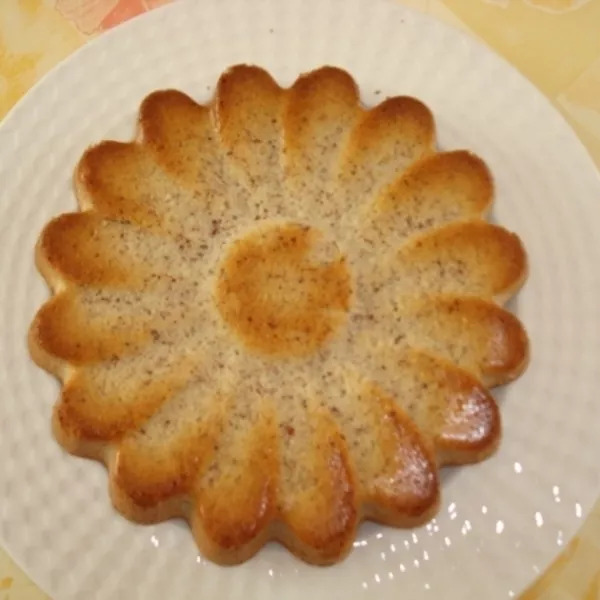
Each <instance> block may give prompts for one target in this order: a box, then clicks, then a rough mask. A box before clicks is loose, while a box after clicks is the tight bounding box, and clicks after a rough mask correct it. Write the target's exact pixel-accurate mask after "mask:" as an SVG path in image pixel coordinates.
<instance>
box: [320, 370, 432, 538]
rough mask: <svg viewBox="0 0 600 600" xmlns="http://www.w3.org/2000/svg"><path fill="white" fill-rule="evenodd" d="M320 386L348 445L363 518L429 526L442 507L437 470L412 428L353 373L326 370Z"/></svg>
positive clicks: (389, 402)
mask: <svg viewBox="0 0 600 600" xmlns="http://www.w3.org/2000/svg"><path fill="white" fill-rule="evenodd" d="M365 366H367V365H365ZM354 368H355V367H352V369H354ZM322 387H323V393H327V394H328V404H329V406H330V410H331V411H332V415H333V416H334V418H335V419H336V421H337V422H338V423H339V426H340V428H341V430H342V432H343V435H344V438H345V440H346V443H347V444H348V448H349V453H350V460H351V462H352V465H353V468H354V469H355V471H356V474H357V475H356V476H357V479H358V489H359V494H360V498H361V503H362V505H363V507H364V516H365V517H366V518H371V519H376V520H379V521H382V522H385V523H389V524H392V525H397V526H402V527H412V526H414V525H417V524H419V523H422V522H424V521H426V520H427V519H428V518H429V517H430V516H431V514H432V512H433V511H434V510H435V508H436V506H437V502H438V495H439V489H438V487H439V486H438V478H437V467H436V463H435V458H434V455H433V453H432V451H431V448H430V447H429V446H428V445H427V442H426V440H425V439H424V438H422V437H421V435H420V433H419V432H418V431H417V429H416V427H415V425H414V423H413V422H412V421H411V420H410V419H409V417H408V416H407V415H406V414H405V413H404V412H403V411H402V410H401V409H400V407H399V406H398V404H397V403H396V402H394V399H393V397H392V396H391V395H389V394H386V393H385V392H384V390H383V389H382V388H381V387H379V386H377V385H376V384H375V383H373V382H372V381H369V380H368V379H366V378H365V377H363V376H362V375H358V374H356V373H355V372H354V370H350V369H347V370H345V371H344V370H343V367H341V368H339V369H336V370H330V371H328V372H327V373H326V374H325V376H324V377H323V380H322Z"/></svg>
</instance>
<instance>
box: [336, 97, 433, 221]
mask: <svg viewBox="0 0 600 600" xmlns="http://www.w3.org/2000/svg"><path fill="white" fill-rule="evenodd" d="M434 144H435V124H434V121H433V116H432V114H431V112H430V111H429V109H428V108H427V107H426V106H425V105H424V104H422V103H421V102H419V101H418V100H416V99H414V98H410V97H406V96H397V97H394V98H388V99H387V100H385V101H383V102H382V103H381V104H379V105H377V106H375V107H374V108H372V109H371V110H369V111H366V112H364V113H363V114H362V116H361V118H360V119H359V120H358V122H357V124H356V126H355V128H354V129H353V130H352V132H351V134H350V137H349V139H348V141H347V143H346V146H345V148H344V151H343V154H342V158H341V162H340V166H339V175H338V176H339V182H338V183H339V187H340V196H341V198H340V201H342V202H344V203H345V206H346V209H347V210H348V209H352V208H354V207H356V206H363V205H364V204H365V203H367V202H368V201H369V200H371V199H372V198H373V197H374V195H375V194H376V193H378V192H379V190H380V189H381V188H382V187H383V186H384V185H386V184H389V183H390V182H392V181H394V180H395V179H397V178H398V177H399V176H400V175H401V174H402V173H403V172H404V171H405V170H406V169H407V168H408V167H410V165H411V164H412V163H413V162H415V161H416V160H419V159H421V158H423V157H424V156H426V155H427V154H429V153H431V152H433V149H434Z"/></svg>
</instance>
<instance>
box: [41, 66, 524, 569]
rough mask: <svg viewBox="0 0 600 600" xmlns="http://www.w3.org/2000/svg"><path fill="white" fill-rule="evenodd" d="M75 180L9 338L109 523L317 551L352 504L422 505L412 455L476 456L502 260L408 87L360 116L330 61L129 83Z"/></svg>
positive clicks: (497, 352)
mask: <svg viewBox="0 0 600 600" xmlns="http://www.w3.org/2000/svg"><path fill="white" fill-rule="evenodd" d="M75 185H76V192H77V197H78V200H79V203H80V207H81V209H82V212H78V213H73V214H67V215H62V216H60V217H58V218H56V219H55V220H54V221H52V222H51V223H49V224H48V226H47V227H46V228H45V230H44V232H43V233H42V236H41V238H40V241H39V244H38V248H37V260H38V265H39V268H40V270H41V271H42V273H43V274H44V276H45V277H46V279H47V280H48V282H49V283H50V285H51V286H52V288H53V291H54V296H53V297H52V298H51V299H50V300H49V301H48V302H47V303H46V304H45V305H44V306H43V307H42V308H41V309H40V311H39V313H38V315H37V317H36V319H35V322H34V323H33V325H32V329H31V335H30V346H31V352H32V355H33V357H34V358H35V359H36V361H37V362H38V363H39V364H40V365H41V366H43V367H44V368H46V369H48V370H50V371H52V372H54V373H55V374H56V375H58V376H59V377H60V378H61V379H62V381H63V390H62V395H61V398H60V401H59V402H58V404H57V406H56V410H55V420H54V425H55V433H56V435H57V438H58V440H59V441H60V442H61V444H63V446H64V447H65V448H67V449H68V450H69V451H71V452H73V453H76V454H81V455H84V456H90V457H94V458H98V459H101V460H104V461H105V462H106V463H107V465H108V466H109V469H110V481H111V494H112V499H113V502H114V503H115V505H116V507H117V508H118V509H119V510H120V511H121V512H123V513H124V514H125V515H127V516H129V517H130V518H133V519H136V520H139V521H146V522H147V521H156V520H161V519H165V518H169V517H171V516H176V515H180V516H184V517H186V518H187V519H188V520H189V521H190V523H191V526H192V528H193V531H194V535H195V537H196V539H197V540H198V543H199V545H200V546H201V548H202V549H203V551H204V552H205V553H207V555H208V556H210V557H211V558H213V559H214V560H217V561H219V562H236V561H240V560H244V559H246V558H248V557H249V556H251V555H252V554H253V553H254V552H256V551H257V550H258V548H259V547H260V546H261V545H262V544H263V543H264V542H265V541H267V540H268V539H278V540H280V541H281V542H283V543H284V544H285V545H287V546H288V547H289V548H290V549H291V550H292V551H294V552H296V553H297V554H298V555H299V556H301V557H303V558H304V559H306V560H309V561H312V562H316V563H322V564H323V563H330V562H334V561H336V560H339V559H340V558H341V557H342V556H343V555H344V553H345V552H346V551H347V550H348V549H349V548H350V546H351V543H352V540H353V536H354V532H355V529H356V526H357V524H358V522H359V521H360V520H361V519H363V518H371V519H377V520H380V521H383V522H385V523H389V524H393V525H400V526H410V525H413V524H416V523H419V522H422V521H423V520H424V519H427V518H428V517H429V516H430V515H431V514H432V513H433V511H434V510H435V508H436V506H437V501H438V495H439V489H438V487H439V486H438V475H437V474H438V467H439V466H440V465H444V464H457V463H467V462H473V461H476V460H480V459H481V458H483V457H485V456H487V455H488V454H489V453H490V452H491V451H492V450H493V449H494V448H495V446H496V444H497V442H498V440H499V436H500V421H499V415H498V410H497V407H496V405H495V403H494V400H493V399H492V397H491V396H490V394H489V392H488V390H487V388H488V387H491V386H494V385H497V384H501V383H504V382H507V381H509V380H510V379H512V378H514V377H516V376H517V375H518V374H519V373H520V372H521V371H522V370H523V368H524V367H525V364H526V360H527V352H528V349H527V339H526V336H525V333H524V331H523V328H522V326H521V324H520V323H519V322H518V320H517V319H516V318H515V317H513V316H512V315H511V314H510V313H508V312H506V311H505V310H504V309H503V308H502V307H501V304H502V303H503V302H504V301H506V300H507V299H508V298H509V297H510V296H511V295H512V294H513V293H514V292H515V291H516V290H517V289H518V287H519V286H520V285H521V283H522V282H523V280H524V278H525V275H526V257H525V253H524V251H523V248H522V245H521V243H520V241H519V240H518V238H517V237H516V236H515V235H513V234H511V233H509V232H507V231H506V230H505V229H503V228H501V227H498V226H496V225H491V224H489V223H487V222H486V221H485V220H484V215H485V213H486V211H487V210H488V209H489V206H490V203H491V201H492V196H493V185H492V180H491V177H490V174H489V172H488V170H487V168H486V166H485V165H484V163H483V162H482V161H481V160H480V159H479V158H477V157H475V156H473V155H472V154H470V153H469V152H466V151H453V152H439V151H437V150H436V148H435V130H434V122H433V118H432V115H431V113H430V112H429V110H428V109H427V108H426V107H425V106H424V105H423V104H421V103H420V102H419V101H418V100H415V99H413V98H406V97H397V98H389V99H387V100H385V101H384V102H382V103H381V104H379V105H378V106H376V107H374V108H372V109H370V110H366V109H364V108H363V107H361V105H360V103H359V101H358V93H357V89H356V85H355V83H354V81H353V80H352V78H351V77H350V76H349V75H348V74H347V73H345V72H343V71H341V70H339V69H335V68H331V67H324V68H322V69H319V70H316V71H313V72H311V73H308V74H305V75H303V76H301V77H300V78H299V79H298V80H297V81H296V82H295V83H294V84H293V86H292V87H291V88H289V89H282V88H280V87H279V86H278V85H277V84H276V83H275V82H274V81H273V79H272V78H271V77H270V76H269V75H268V74H267V73H266V72H264V71H263V70H261V69H258V68H256V67H248V66H237V67H234V68H232V69H230V70H229V71H227V72H226V73H225V74H223V76H222V77H221V79H220V81H219V85H218V88H217V93H216V97H215V99H214V101H213V102H212V103H211V104H210V105H208V106H201V105H198V104H196V103H195V102H194V101H193V100H191V99H190V98H188V97H187V96H185V95H184V94H182V93H180V92H176V91H163V92H156V93H154V94H152V95H150V96H149V97H148V98H146V99H145V100H144V102H143V104H142V107H141V110H140V119H139V135H138V137H137V139H136V140H135V141H133V142H129V143H120V142H102V143H101V144H99V145H97V146H94V147H92V148H90V149H89V150H88V151H87V152H86V153H85V154H84V156H83V157H82V159H81V161H80V163H79V165H78V167H77V170H76V175H75Z"/></svg>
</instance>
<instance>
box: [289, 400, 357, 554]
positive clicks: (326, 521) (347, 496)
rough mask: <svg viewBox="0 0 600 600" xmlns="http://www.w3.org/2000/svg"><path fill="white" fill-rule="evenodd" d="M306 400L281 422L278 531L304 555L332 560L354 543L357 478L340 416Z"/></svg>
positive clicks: (290, 545)
mask: <svg viewBox="0 0 600 600" xmlns="http://www.w3.org/2000/svg"><path fill="white" fill-rule="evenodd" d="M296 400H298V399H297V398H293V399H291V401H296ZM303 404H304V406H309V405H310V408H309V409H308V410H304V411H302V405H301V406H299V407H296V408H297V409H296V410H293V409H292V410H291V411H290V410H289V409H287V410H286V409H285V408H284V409H283V410H282V411H281V412H282V413H283V414H284V415H287V417H288V418H287V420H286V421H285V422H282V423H281V426H280V427H281V429H282V432H283V434H282V437H281V443H280V452H281V461H282V470H281V475H280V487H279V505H280V509H279V510H280V515H281V520H282V525H283V526H282V529H281V531H279V533H278V534H277V537H278V539H280V540H281V541H282V542H283V543H284V544H285V545H286V546H288V547H289V548H290V549H291V550H293V551H294V552H295V553H297V554H298V555H299V556H301V557H302V558H303V559H304V560H307V561H308V562H312V563H317V564H328V563H331V562H335V561H337V560H339V559H340V557H341V556H343V555H344V554H346V553H347V552H348V551H349V549H350V548H351V546H352V541H353V540H354V535H355V531H356V527H357V524H358V519H359V513H358V496H357V490H356V482H355V479H354V473H353V470H352V467H351V465H350V461H349V458H348V449H347V447H346V442H345V440H344V437H343V436H342V434H341V432H340V430H339V428H338V427H337V425H336V424H335V422H334V421H333V420H332V419H331V417H330V416H329V415H328V414H327V411H326V410H324V409H323V408H322V407H320V406H319V405H318V404H316V403H315V401H314V400H312V401H307V400H304V401H303ZM280 414H281V413H280ZM292 415H295V418H294V417H293V416H292Z"/></svg>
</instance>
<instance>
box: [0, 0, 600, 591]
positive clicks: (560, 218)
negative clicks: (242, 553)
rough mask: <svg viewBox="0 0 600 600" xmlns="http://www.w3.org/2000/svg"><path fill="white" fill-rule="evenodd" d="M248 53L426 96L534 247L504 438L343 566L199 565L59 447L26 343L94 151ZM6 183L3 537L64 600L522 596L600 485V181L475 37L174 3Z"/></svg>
mask: <svg viewBox="0 0 600 600" xmlns="http://www.w3.org/2000/svg"><path fill="white" fill-rule="evenodd" d="M237 62H250V63H256V64H260V65H263V66H265V67H266V68H267V69H269V70H270V71H271V72H272V73H273V74H274V75H275V76H276V77H277V78H278V79H279V81H280V82H281V83H283V84H289V83H290V82H291V81H292V80H293V79H294V78H295V76H296V75H297V74H298V73H299V72H300V71H305V70H307V69H310V68H313V67H316V66H319V65H321V64H323V63H331V64H336V65H339V66H342V67H344V68H346V69H348V70H349V71H350V72H351V73H352V74H353V75H354V76H355V78H356V79H357V80H358V81H359V83H360V86H361V91H362V93H363V98H364V100H365V101H366V102H367V103H373V102H375V101H377V100H378V99H379V98H382V97H385V96H386V95H391V94H412V95H416V96H417V97H419V98H421V99H423V100H424V101H426V102H427V104H429V106H430V107H431V108H432V109H433V111H434V113H435V115H436V118H437V122H438V126H439V139H440V143H441V146H442V147H443V148H446V149H449V148H455V147H467V148H470V149H472V150H474V151H475V152H477V153H479V154H480V155H482V156H483V157H484V158H485V160H486V161H487V162H488V164H489V165H490V166H491V168H492V171H493V173H494V175H495V177H496V180H497V202H496V205H495V216H496V218H497V219H498V220H499V221H500V222H501V223H503V224H504V225H506V226H507V227H509V228H511V229H514V230H515V231H517V232H518V233H519V235H520V236H521V237H522V239H523V240H524V242H525V245H526V247H527V249H528V252H529V256H530V262H531V276H530V279H529V282H528V283H527V286H526V287H525V289H524V290H523V291H522V293H521V294H520V295H519V296H518V301H517V303H516V304H515V309H516V310H517V312H518V314H519V316H520V318H521V319H522V320H523V321H524V323H525V325H526V327H527V329H528V331H529V333H530V336H531V341H532V348H533V361H532V364H531V367H530V368H529V370H528V371H527V373H526V375H525V376H524V377H523V378H522V379H520V380H519V381H518V382H517V383H515V384H513V385H511V386H509V387H508V388H507V389H505V390H503V391H502V392H501V393H500V396H501V398H500V402H501V407H502V412H503V418H504V427H505V433H504V439H503V443H502V446H501V449H500V451H499V452H498V454H497V455H496V456H495V457H494V458H493V459H491V460H489V461H487V462H485V463H483V464H481V465H477V466H474V467H469V468H463V469H456V470H453V471H452V472H449V471H446V473H445V475H444V477H443V479H444V485H443V498H444V499H443V504H442V509H441V511H440V513H439V516H438V518H437V519H435V520H434V521H433V522H432V523H430V524H429V525H428V526H427V527H423V528H421V529H417V530H415V531H398V530H393V529H387V528H382V527H378V526H374V525H365V526H363V527H362V528H361V530H360V535H359V538H358V540H357V543H356V544H355V546H356V547H355V549H354V551H353V553H352V555H351V556H350V557H349V558H348V559H347V560H346V561H345V562H344V563H343V564H341V565H339V566H335V567H332V568H326V569H318V568H314V567H308V566H306V565H305V564H303V563H301V562H299V561H298V560H296V559H294V558H293V557H291V556H290V555H289V554H288V553H287V552H286V551H284V550H282V549H281V548H280V547H278V546H275V545H272V546H269V547H267V548H266V549H264V550H263V551H262V552H260V553H259V555H258V556H257V557H255V558H254V559H253V560H251V561H250V562H248V563H246V564H244V565H242V566H239V567H235V568H231V569H223V568H219V567H217V566H215V565H212V564H208V563H207V562H205V561H204V560H203V559H202V558H201V557H198V556H197V552H196V549H195V546H194V543H193V541H192V538H191V535H190V534H189V532H188V530H187V528H186V527H185V526H183V525H182V524H181V523H178V522H169V523H164V524H161V525H159V526H152V527H142V526H136V525H132V524H130V523H128V522H126V521H125V520H124V519H122V518H121V517H120V516H118V515H117V514H116V513H115V512H114V511H113V510H112V508H111V506H110V503H109V500H108V496H107V493H106V473H105V470H104V469H103V468H102V467H101V466H99V465H98V464H96V463H94V462H89V461H84V460H79V459H76V458H73V457H71V456H68V455H66V454H65V453H63V452H62V451H61V450H60V449H59V447H58V446H57V444H56V443H55V442H54V441H53V439H52V437H51V435H50V430H49V420H50V411H51V406H52V403H53V402H54V400H55V398H56V395H57V391H58V388H57V385H56V383H55V382H54V381H53V380H52V379H51V378H50V377H49V376H48V375H46V374H45V373H44V372H42V371H41V370H39V369H37V368H36V367H35V366H34V365H33V363H32V362H31V360H30V359H29V357H28V354H27V350H26V347H25V336H26V331H27V328H28V325H29V323H30V320H31V318H32V316H33V314H34V312H35V310H36V308H37V307H38V306H39V305H40V303H41V302H42V301H43V300H44V299H45V298H46V296H47V291H46V288H45V286H44V284H43V282H42V280H41V278H40V277H39V275H38V274H37V272H36V270H35V268H34V265H33V260H32V258H33V252H32V251H33V246H34V243H35V240H36V237H37V235H38V233H39V231H40V229H41V227H42V225H43V224H44V223H45V222H46V221H47V220H48V219H49V218H51V217H52V216H54V215H56V214H58V213H60V212H64V211H67V210H71V209H73V208H74V206H75V200H74V196H73V193H72V190H71V172H72V169H73V166H74V164H75V162H76V160H77V158H78V157H79V155H80V154H81V152H82V151H83V150H84V148H85V147H86V146H87V145H88V144H90V143H92V142H94V141H97V140H100V139H102V138H105V137H107V136H116V137H121V138H124V139H126V138H128V137H129V136H130V135H131V133H132V131H133V124H134V119H135V113H136V109H137V106H138V103H139V102H140V100H141V99H142V98H143V97H144V96H145V95H146V94H147V93H149V92H150V91H151V90H154V89H156V88H164V87H168V86H173V87H177V88H181V89H183V90H184V91H187V92H188V93H189V94H191V95H193V96H194V97H195V98H196V99H198V100H200V101H206V100H208V98H209V97H210V95H211V91H212V86H213V85H214V83H215V81H216V79H217V77H218V75H219V73H220V72H221V71H222V70H223V69H224V68H226V67H227V66H229V65H231V64H233V63H237ZM378 90H379V91H380V92H379V93H376V92H377V91H378ZM0 182H2V191H1V198H0V239H1V240H2V252H1V253H0V282H1V285H0V331H1V337H0V353H1V354H0V358H1V360H0V423H2V434H1V438H0V464H1V465H2V467H1V468H0V498H1V505H0V539H1V542H2V544H3V545H4V546H5V547H6V548H7V549H8V550H9V551H10V552H11V553H12V554H13V555H14V557H15V559H16V560H17V561H18V562H19V563H20V564H21V565H22V566H23V567H24V568H25V570H26V571H27V572H28V573H29V574H30V575H31V576H32V577H33V578H34V579H35V580H36V581H37V582H38V583H39V584H40V585H41V586H42V587H43V588H44V589H45V590H47V591H48V592H49V593H50V594H51V595H52V596H53V598H54V599H55V600H67V599H77V600H81V598H86V599H88V598H90V599H91V598H97V599H110V600H115V599H118V598H124V599H125V598H127V599H135V598H143V599H145V600H155V599H156V600H158V599H162V598H176V599H177V600H185V599H188V598H190V599H191V598H194V599H197V598H217V597H218V598H228V599H232V600H235V599H238V598H244V599H258V598H260V599H261V600H268V599H274V598H277V599H279V598H285V599H286V600H293V599H296V598H298V599H299V598H302V599H303V600H305V599H306V598H311V599H312V600H318V599H320V598H332V597H335V598H350V599H352V598H363V597H367V598H378V599H386V598H398V597H399V595H400V594H402V597H404V598H411V599H418V598H421V597H424V598H426V597H437V598H439V597H443V598H445V599H453V598H456V599H461V600H462V599H464V598H487V599H490V600H492V599H494V598H507V597H512V596H514V595H515V594H517V593H518V592H519V591H520V590H521V589H522V588H523V587H524V586H525V585H526V584H527V583H528V582H530V581H531V580H532V579H533V578H534V577H535V576H536V575H537V574H538V573H539V572H540V571H542V570H543V569H544V567H545V566H546V565H547V564H548V562H549V561H550V560H551V559H552V557H553V556H554V555H556V553H557V552H558V551H559V550H560V549H561V547H562V546H563V545H564V544H565V543H566V542H567V541H568V539H569V537H570V536H571V535H572V534H573V533H574V532H575V530H576V529H577V527H578V526H579V524H580V522H581V519H582V517H583V516H584V515H585V512H586V511H587V510H588V508H589V507H591V505H592V503H593V501H594V500H595V498H596V497H597V495H598V492H599V491H600V490H599V485H598V483H599V481H598V464H597V458H598V456H599V450H600V442H599V439H600V437H599V436H598V428H599V424H600V419H599V416H600V415H599V407H600V402H598V398H597V393H598V383H599V379H600V368H599V367H598V365H599V364H600V311H599V310H598V304H599V302H598V292H599V291H600V269H599V265H600V244H599V243H598V241H597V238H596V239H595V238H594V230H597V227H598V223H600V181H599V179H598V176H597V173H596V171H595V169H594V166H593V164H592V162H591V160H590V159H589V157H588V156H587V154H586V153H585V151H584V149H583V148H582V146H581V145H580V143H579V142H578V141H577V139H576V137H575V135H574V134H573V133H572V132H571V131H570V130H569V128H568V126H567V125H566V124H565V122H564V121H563V119H562V118H561V117H560V116H559V114H558V113H557V112H556V111H555V110H554V109H553V108H552V107H551V106H550V105H549V103H548V102H547V101H546V100H545V99H544V98H543V97H542V96H541V94H539V93H538V92H537V91H536V90H535V89H534V88H533V87H532V86H531V85H530V84H529V83H527V82H526V81H525V80H524V79H523V78H522V77H521V76H520V75H519V74H518V73H516V72H515V71H514V70H513V69H512V68H510V67H509V66H507V65H506V64H505V63H504V62H503V61H502V60H500V59H498V58H497V57H496V56H494V55H493V54H492V53H491V52H489V51H488V50H486V49H485V48H483V47H482V46H480V45H478V44H477V43H475V42H473V41H472V40H470V39H468V38H467V37H465V36H464V35H462V34H460V33H458V32H456V31H453V30H451V29H449V28H447V27H446V26H443V25H441V24H439V23H437V22H434V21H431V20H429V19H428V18H426V17H424V16H420V15H418V14H414V13H413V12H410V11H407V10H405V9H402V8H401V7H399V6H397V5H396V4H394V3H392V2H390V1H387V0H377V1H375V2H373V1H371V2H369V1H367V0H364V1H361V0H286V1H285V2H282V1H281V0H253V1H252V2H249V1H248V0H226V1H225V0H204V1H203V2H194V1H189V2H181V3H176V4H174V5H171V6H169V7H167V8H164V9H161V10H158V11H156V12H153V13H151V14H149V15H147V16H145V17H143V18H140V19H136V20H134V21H133V22H131V23H129V24H127V25H125V26H124V27H120V28H118V29H117V30H116V31H114V32H112V33H110V34H108V35H105V36H102V37H101V38H100V39H99V40H97V41H95V42H93V43H92V44H90V45H89V46H86V47H85V48H83V49H82V50H81V51H80V52H78V53H77V54H76V55H75V56H73V57H72V58H71V59H70V60H68V61H67V62H66V63H64V64H63V65H61V66H60V67H59V68H58V69H56V70H55V71H54V72H53V73H52V74H51V75H50V76H48V77H47V78H45V79H44V80H43V81H42V82H41V83H40V84H39V85H38V86H36V87H35V88H34V89H33V90H32V91H31V92H30V93H29V94H28V95H27V97H26V98H25V99H24V100H23V101H22V102H21V103H20V104H19V105H18V106H17V107H16V108H15V109H14V111H13V112H12V113H11V114H10V115H9V116H8V117H7V118H6V120H5V121H4V123H3V125H2V127H1V129H0Z"/></svg>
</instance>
